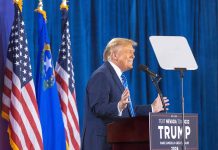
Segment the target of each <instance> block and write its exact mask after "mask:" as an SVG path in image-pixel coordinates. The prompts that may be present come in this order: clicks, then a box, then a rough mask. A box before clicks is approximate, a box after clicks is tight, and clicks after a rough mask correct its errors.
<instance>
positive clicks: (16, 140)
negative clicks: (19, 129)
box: [8, 124, 23, 150]
mask: <svg viewBox="0 0 218 150" xmlns="http://www.w3.org/2000/svg"><path fill="white" fill-rule="evenodd" d="M8 128H9V130H8V132H9V136H10V138H11V140H12V141H13V142H14V143H15V144H16V146H17V147H18V148H19V150H22V149H23V147H22V145H21V142H20V138H19V137H18V136H17V134H16V133H15V132H14V130H13V129H12V127H11V124H9V127H8ZM10 142H11V141H10ZM11 144H12V143H11Z"/></svg>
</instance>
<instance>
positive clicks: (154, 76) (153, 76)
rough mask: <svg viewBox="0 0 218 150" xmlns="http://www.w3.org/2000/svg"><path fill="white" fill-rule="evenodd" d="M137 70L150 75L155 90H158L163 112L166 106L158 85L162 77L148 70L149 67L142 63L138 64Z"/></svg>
mask: <svg viewBox="0 0 218 150" xmlns="http://www.w3.org/2000/svg"><path fill="white" fill-rule="evenodd" d="M139 70H140V71H144V72H146V73H147V74H148V75H149V76H150V78H151V81H152V83H153V84H154V87H155V88H156V90H157V92H158V94H159V96H160V99H161V102H162V105H163V109H164V112H167V110H166V106H165V103H164V100H163V94H162V92H161V90H160V87H159V84H158V83H159V82H160V80H161V79H162V78H161V77H160V76H159V75H158V74H156V73H154V72H152V71H150V70H149V68H148V67H147V66H145V65H142V64H141V65H139Z"/></svg>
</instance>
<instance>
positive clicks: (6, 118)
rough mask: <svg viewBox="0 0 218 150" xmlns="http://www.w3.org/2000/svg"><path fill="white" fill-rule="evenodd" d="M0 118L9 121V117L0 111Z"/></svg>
mask: <svg viewBox="0 0 218 150" xmlns="http://www.w3.org/2000/svg"><path fill="white" fill-rule="evenodd" d="M1 115H2V118H4V119H5V120H7V121H9V116H8V114H7V113H6V112H4V111H2V114H1Z"/></svg>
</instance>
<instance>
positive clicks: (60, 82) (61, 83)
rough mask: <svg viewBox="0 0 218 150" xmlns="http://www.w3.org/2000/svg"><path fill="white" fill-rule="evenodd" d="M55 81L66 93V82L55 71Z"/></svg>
mask: <svg viewBox="0 0 218 150" xmlns="http://www.w3.org/2000/svg"><path fill="white" fill-rule="evenodd" d="M56 81H57V82H58V83H59V84H60V85H61V88H62V89H63V90H64V92H65V93H66V94H67V93H68V86H67V84H66V82H65V81H64V80H63V79H62V77H61V76H60V75H59V74H58V73H57V72H56Z"/></svg>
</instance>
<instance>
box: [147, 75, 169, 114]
mask: <svg viewBox="0 0 218 150" xmlns="http://www.w3.org/2000/svg"><path fill="white" fill-rule="evenodd" d="M150 78H151V81H152V83H153V84H154V87H155V88H156V90H157V92H158V94H159V96H160V99H161V102H162V105H163V108H164V112H166V113H167V110H166V106H165V103H164V100H163V94H162V92H161V90H160V87H159V85H158V83H159V82H160V80H161V77H159V76H157V77H153V76H151V75H150Z"/></svg>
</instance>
